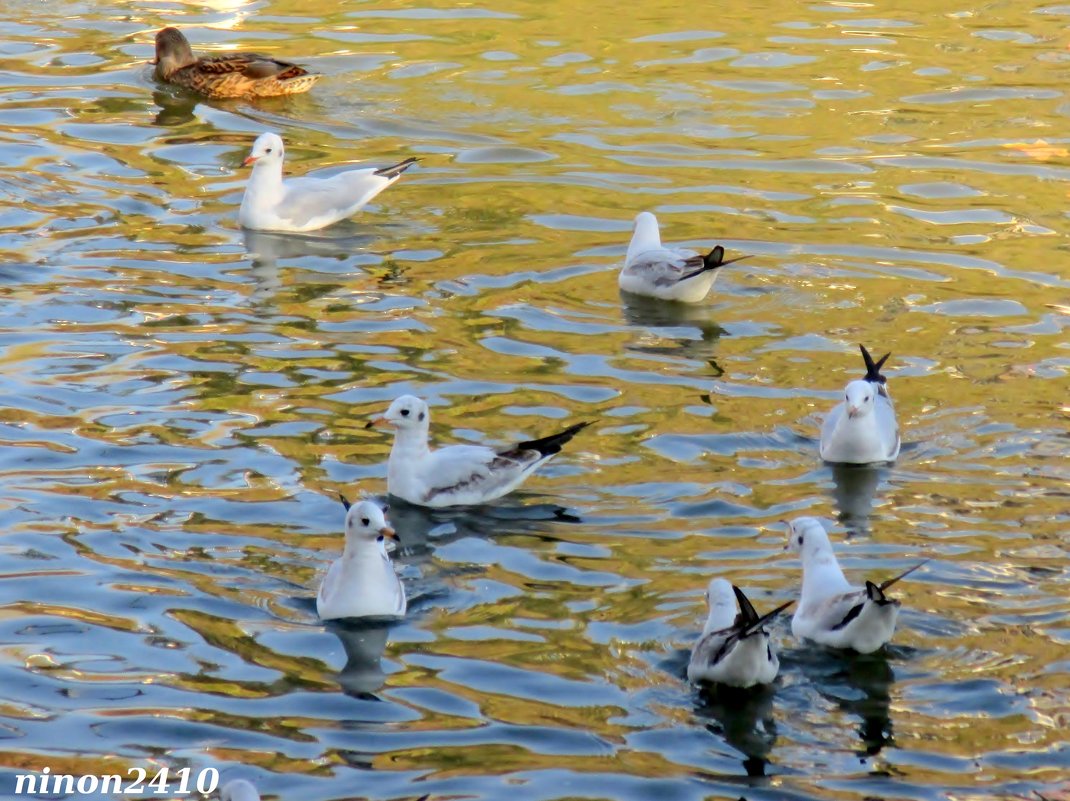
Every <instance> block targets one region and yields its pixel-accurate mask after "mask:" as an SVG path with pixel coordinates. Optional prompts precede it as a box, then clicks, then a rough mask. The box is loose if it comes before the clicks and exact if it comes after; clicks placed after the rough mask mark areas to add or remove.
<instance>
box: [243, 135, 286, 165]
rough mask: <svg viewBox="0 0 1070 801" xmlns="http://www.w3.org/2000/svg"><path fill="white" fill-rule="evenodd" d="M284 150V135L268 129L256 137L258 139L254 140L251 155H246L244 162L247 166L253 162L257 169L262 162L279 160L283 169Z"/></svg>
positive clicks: (268, 162)
mask: <svg viewBox="0 0 1070 801" xmlns="http://www.w3.org/2000/svg"><path fill="white" fill-rule="evenodd" d="M284 152H285V151H284V148H283V145H282V137H281V136H279V135H278V134H276V133H271V132H270V131H268V132H267V133H262V134H260V136H258V137H256V141H255V142H253V149H252V150H250V151H249V155H248V156H246V157H245V161H243V162H242V164H244V165H245V166H246V167H248V166H249V165H250V164H252V165H253V168H254V169H255V168H257V167H259V166H260V165H261V164H271V163H273V162H278V164H279V168H280V169H281V168H282V157H283V155H284Z"/></svg>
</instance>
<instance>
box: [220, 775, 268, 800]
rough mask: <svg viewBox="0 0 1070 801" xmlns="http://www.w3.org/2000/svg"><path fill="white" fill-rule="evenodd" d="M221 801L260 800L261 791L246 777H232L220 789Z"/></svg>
mask: <svg viewBox="0 0 1070 801" xmlns="http://www.w3.org/2000/svg"><path fill="white" fill-rule="evenodd" d="M219 801H260V793H258V792H257V791H256V788H255V787H253V785H252V784H251V783H249V782H247V781H246V780H245V779H232V780H231V781H229V782H227V783H226V784H224V785H223V787H222V789H220V791H219Z"/></svg>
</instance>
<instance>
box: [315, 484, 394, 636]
mask: <svg viewBox="0 0 1070 801" xmlns="http://www.w3.org/2000/svg"><path fill="white" fill-rule="evenodd" d="M342 505H343V506H345V508H346V544H345V549H344V550H343V551H342V556H341V557H340V558H339V559H336V560H335V561H334V562H333V563H332V564H331V567H330V568H329V569H328V570H327V575H326V576H324V578H323V583H322V584H321V585H320V589H319V593H318V594H317V596H316V611H317V612H318V613H319V616H320V619H322V620H334V619H337V618H342V617H349V618H353V617H374V618H402V617H405V609H406V606H407V602H406V600H405V588H404V587H403V586H402V585H401V579H399V578H398V574H397V573H395V572H394V565H393V564H392V563H391V562H390V557H389V556H387V553H386V544H385V540H384V537H391V538H392V539H395V540H396V539H397V534H395V533H394V529H392V528H390V526H388V525H387V523H386V517H384V515H383V512H384V511H385V510H384V509H381V508H379V505H378V504H375V503H372V502H371V501H361V502H360V503H357V504H350V503H349V501H347V500H346V499H345V498H344V497H342Z"/></svg>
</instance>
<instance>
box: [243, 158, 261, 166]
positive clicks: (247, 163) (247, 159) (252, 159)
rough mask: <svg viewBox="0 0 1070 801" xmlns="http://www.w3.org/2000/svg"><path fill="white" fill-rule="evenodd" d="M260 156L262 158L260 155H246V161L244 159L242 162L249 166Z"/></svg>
mask: <svg viewBox="0 0 1070 801" xmlns="http://www.w3.org/2000/svg"><path fill="white" fill-rule="evenodd" d="M258 158H260V156H246V157H245V161H243V162H242V163H241V164H242V166H243V167H248V166H249V165H250V164H252V163H253V162H255V161H256V160H257V159H258Z"/></svg>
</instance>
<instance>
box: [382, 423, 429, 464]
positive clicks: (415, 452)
mask: <svg viewBox="0 0 1070 801" xmlns="http://www.w3.org/2000/svg"><path fill="white" fill-rule="evenodd" d="M430 455H431V448H430V447H428V444H427V429H404V428H399V429H397V431H395V432H394V445H393V447H391V448H390V462H392V463H394V464H400V463H401V462H408V461H416V460H419V459H426V458H427V457H428V456H430Z"/></svg>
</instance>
